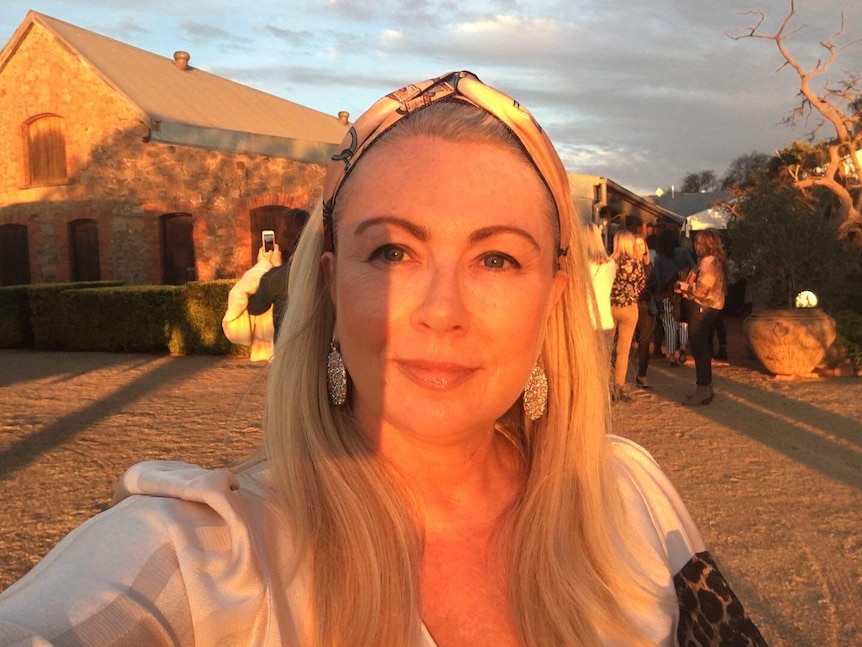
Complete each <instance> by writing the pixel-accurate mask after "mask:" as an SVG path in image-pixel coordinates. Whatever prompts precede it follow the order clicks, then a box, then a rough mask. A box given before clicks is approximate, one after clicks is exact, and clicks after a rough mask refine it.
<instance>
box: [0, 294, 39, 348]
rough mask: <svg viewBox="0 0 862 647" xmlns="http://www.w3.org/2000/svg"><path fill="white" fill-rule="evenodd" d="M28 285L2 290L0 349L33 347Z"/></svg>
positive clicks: (0, 295)
mask: <svg viewBox="0 0 862 647" xmlns="http://www.w3.org/2000/svg"><path fill="white" fill-rule="evenodd" d="M28 287H29V286H26V285H11V286H8V287H2V288H0V348H18V347H21V346H32V345H33V327H32V326H31V325H30V300H29V299H28V298H27V288H28Z"/></svg>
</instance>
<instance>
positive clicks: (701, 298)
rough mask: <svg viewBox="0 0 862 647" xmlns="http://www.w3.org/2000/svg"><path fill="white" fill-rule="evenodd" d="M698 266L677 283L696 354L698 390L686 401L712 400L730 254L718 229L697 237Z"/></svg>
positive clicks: (707, 401)
mask: <svg viewBox="0 0 862 647" xmlns="http://www.w3.org/2000/svg"><path fill="white" fill-rule="evenodd" d="M694 251H695V254H696V255H697V258H698V262H697V268H696V269H695V270H694V271H693V272H692V273H691V274H690V275H689V276H688V278H687V279H686V280H685V281H681V282H680V283H679V284H678V285H677V289H678V290H679V292H680V293H681V294H682V296H683V299H684V300H683V308H685V312H686V319H687V321H688V336H689V341H690V342H691V353H692V355H693V356H694V371H695V376H696V381H695V390H694V392H693V393H690V394H688V395H686V396H685V398H684V399H683V404H687V405H697V404H709V403H710V402H712V397H713V391H712V330H713V326H714V325H715V320H716V319H717V318H718V316H719V315H720V314H721V309H722V308H724V295H725V292H726V286H727V255H726V254H725V253H724V248H723V247H722V245H721V238H719V236H718V232H717V231H716V230H715V229H705V230H703V231H701V232H699V233H698V234H697V238H695V241H694Z"/></svg>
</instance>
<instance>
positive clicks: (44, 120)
mask: <svg viewBox="0 0 862 647" xmlns="http://www.w3.org/2000/svg"><path fill="white" fill-rule="evenodd" d="M27 160H28V162H29V171H30V176H29V178H28V179H29V183H30V185H32V186H40V185H45V184H57V183H60V182H64V181H65V180H66V135H65V130H64V127H63V118H62V117H58V116H57V115H45V116H42V117H37V118H36V119H34V120H32V121H31V122H29V123H28V124H27Z"/></svg>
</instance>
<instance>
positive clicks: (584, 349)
mask: <svg viewBox="0 0 862 647" xmlns="http://www.w3.org/2000/svg"><path fill="white" fill-rule="evenodd" d="M568 191H569V189H568V183H567V178H566V174H565V171H564V169H563V166H562V164H561V162H560V160H559V158H558V157H557V155H556V153H555V151H554V149H553V147H552V145H551V143H550V141H549V140H548V139H547V137H546V136H545V135H544V133H543V131H542V130H541V129H540V128H539V127H538V126H537V125H536V123H535V121H534V120H533V118H532V117H531V116H530V114H529V113H528V112H526V111H525V110H524V109H523V108H521V107H520V105H519V104H517V103H516V102H514V101H513V100H512V99H511V98H509V97H507V96H506V95H503V94H502V93H499V92H497V91H496V90H494V89H492V88H490V87H488V86H485V85H483V84H482V83H481V82H480V81H479V80H478V79H477V78H476V77H475V76H473V75H472V74H469V73H467V72H459V73H452V74H447V75H445V76H443V77H440V78H439V79H432V80H430V81H424V82H421V83H418V84H414V85H410V86H408V87H406V88H403V89H402V90H399V91H397V92H394V93H392V94H390V95H388V96H387V97H385V98H384V99H381V100H380V101H379V102H378V103H376V104H375V105H374V106H372V108H371V109H370V110H369V111H368V112H366V113H365V114H364V115H363V116H362V117H360V119H359V120H358V121H357V122H356V124H355V125H354V126H353V127H352V128H351V130H350V132H349V134H348V136H347V137H346V139H345V142H344V143H343V148H342V150H341V151H340V152H338V153H337V154H336V155H335V156H334V157H333V161H332V163H331V164H330V165H329V166H328V168H327V174H326V179H325V184H324V191H323V205H322V209H318V210H317V212H316V214H315V215H314V216H313V217H312V219H311V220H310V221H309V225H308V226H307V228H306V230H305V231H304V232H303V235H302V238H301V241H300V244H299V247H298V249H297V251H296V254H295V255H294V260H293V263H292V266H291V272H290V282H289V283H290V284H289V290H290V295H291V302H290V307H289V308H288V309H287V313H286V315H285V320H284V323H283V326H282V329H281V333H280V335H279V340H278V343H277V345H276V351H275V356H274V359H273V363H272V366H271V373H270V376H269V382H268V394H267V405H266V407H267V408H266V416H265V445H266V458H265V459H263V460H261V461H260V462H258V463H256V464H254V465H252V466H248V467H246V468H245V469H243V470H242V471H240V472H239V473H238V474H236V475H233V474H230V473H228V472H225V471H216V472H211V471H208V470H203V469H200V468H195V467H193V466H188V465H184V464H177V463H163V462H157V463H145V464H142V465H139V466H136V467H135V468H133V469H132V470H130V471H129V472H128V473H127V474H126V475H125V476H124V477H123V479H122V481H121V484H120V488H119V490H118V498H121V499H124V500H123V501H122V503H120V504H119V505H118V506H116V507H115V508H113V509H112V510H110V511H108V512H106V513H103V514H102V515H100V516H99V517H96V518H95V519H94V520H91V521H90V522H88V523H87V524H85V526H83V527H82V528H80V529H78V530H76V531H75V532H73V533H72V535H70V537H69V538H67V539H66V540H64V542H62V543H61V544H60V545H59V546H58V547H57V548H56V549H55V550H54V551H53V553H52V554H51V555H50V556H49V557H48V558H46V560H45V561H44V562H43V563H42V564H41V565H39V566H37V567H36V569H34V571H33V573H32V574H30V575H28V576H27V577H25V579H24V580H23V581H22V582H21V583H19V584H17V585H14V586H13V587H11V588H10V589H9V591H7V592H6V593H5V594H4V595H3V596H2V597H0V644H4V641H5V642H6V643H9V642H12V641H13V640H21V641H23V640H26V639H27V637H28V636H33V635H36V634H39V635H42V636H43V637H45V638H46V639H47V640H48V641H51V640H52V639H54V638H55V637H57V641H58V642H62V644H68V643H74V644H92V645H95V644H99V645H106V644H124V645H130V644H131V645H133V644H147V645H162V644H173V645H176V644H180V645H192V644H197V645H214V644H226V643H230V644H232V645H267V646H269V645H273V646H274V645H302V646H303V647H304V646H312V647H323V646H326V647H334V646H347V645H351V646H353V645H359V646H363V647H364V646H382V645H385V646H387V647H388V646H390V645H391V646H397V647H401V646H411V647H417V646H421V647H432V646H434V645H437V646H438V647H449V646H452V647H456V646H466V645H478V646H482V645H501V646H514V645H523V646H529V647H537V646H539V645H542V646H548V645H550V646H559V647H563V646H570V645H603V644H624V645H672V644H674V640H675V639H680V640H682V641H684V640H687V639H689V637H691V636H693V635H694V632H696V631H700V630H702V629H698V628H697V627H703V626H710V625H711V627H710V631H715V632H719V631H721V632H722V635H723V636H724V635H732V636H735V637H739V638H741V637H742V636H747V637H749V638H750V639H752V640H756V639H758V638H759V634H758V633H757V630H756V628H755V627H754V625H753V624H752V623H751V621H750V620H749V619H748V618H747V617H746V616H745V615H744V614H743V613H742V611H741V607H740V606H738V603H737V602H736V601H735V599H733V598H731V597H730V596H731V595H732V594H730V593H729V590H727V591H725V586H726V585H725V583H724V581H723V580H722V578H721V576H720V574H719V573H718V572H717V571H716V570H715V567H714V564H713V563H712V562H711V560H710V558H709V556H708V553H706V552H704V551H705V549H704V547H703V543H702V540H701V539H700V536H699V535H698V533H697V529H696V528H695V527H694V525H693V523H692V521H691V519H690V517H689V515H688V513H687V511H686V510H685V507H684V506H683V504H682V503H681V501H680V500H679V497H678V495H677V494H676V493H675V492H674V490H673V488H672V487H671V486H670V484H669V483H668V482H667V479H666V477H665V476H664V475H663V474H662V472H661V471H660V470H659V468H658V467H657V466H656V465H655V463H654V462H653V461H652V459H651V458H650V457H649V456H648V455H647V454H646V453H645V452H644V451H643V450H642V449H640V448H639V447H637V446H636V445H634V444H632V443H630V442H628V441H625V440H622V439H619V438H614V437H609V436H608V434H607V432H608V430H609V424H610V412H609V402H608V396H607V388H606V385H607V376H608V372H607V368H606V367H605V366H603V365H602V364H601V363H600V362H599V361H598V360H600V358H601V356H602V353H601V352H600V345H599V344H598V343H597V342H598V333H596V332H595V330H594V329H593V327H592V326H591V325H590V316H589V309H588V307H586V304H587V300H588V299H589V296H588V295H589V294H590V290H591V289H592V288H591V280H590V276H589V272H588V269H587V267H588V266H587V258H586V253H585V246H584V240H583V238H584V236H583V233H582V230H581V228H580V227H574V228H572V227H571V223H572V217H573V214H572V206H571V199H570V197H569V192H568ZM129 494H143V495H145V496H133V497H129ZM707 574H710V579H709V580H706V579H702V578H701V576H703V577H706V575H707ZM707 582H709V583H713V582H715V583H717V585H718V587H719V588H718V589H716V591H715V595H720V596H722V598H723V599H722V603H723V604H729V603H730V602H733V604H730V606H729V607H725V608H728V609H729V610H730V611H731V612H732V613H731V614H729V615H725V616H722V617H721V618H720V619H718V620H717V621H716V622H713V621H711V620H710V619H709V618H708V617H707V616H708V615H709V613H702V612H701V611H700V610H699V609H698V608H697V607H698V605H697V600H698V599H699V597H700V598H702V596H703V595H704V594H705V591H702V590H701V591H699V592H698V593H695V591H696V590H699V589H701V588H703V587H704V586H706V588H709V584H707ZM675 587H679V590H680V594H679V598H678V599H679V600H680V603H679V604H678V602H677V595H676V588H675ZM713 620H715V618H713ZM4 623H5V624H4ZM719 625H721V626H719ZM715 635H718V633H716V634H715ZM35 641H36V639H34V640H33V642H35ZM40 644H41V643H40Z"/></svg>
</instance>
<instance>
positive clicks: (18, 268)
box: [0, 225, 30, 285]
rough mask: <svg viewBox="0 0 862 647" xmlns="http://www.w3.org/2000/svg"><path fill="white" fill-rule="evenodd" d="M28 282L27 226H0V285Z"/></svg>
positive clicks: (28, 248) (28, 252)
mask: <svg viewBox="0 0 862 647" xmlns="http://www.w3.org/2000/svg"><path fill="white" fill-rule="evenodd" d="M29 282H30V244H29V242H28V239H27V225H0V285H23V284H25V283H29Z"/></svg>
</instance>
